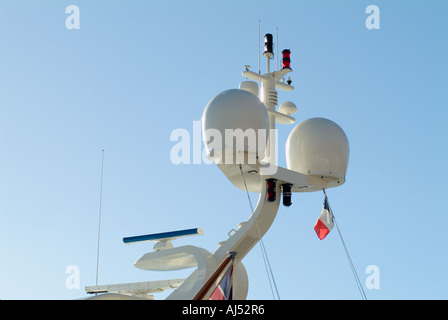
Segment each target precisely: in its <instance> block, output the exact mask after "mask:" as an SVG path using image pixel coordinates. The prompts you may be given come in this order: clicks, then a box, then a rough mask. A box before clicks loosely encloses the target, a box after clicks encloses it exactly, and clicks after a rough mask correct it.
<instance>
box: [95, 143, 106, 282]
mask: <svg viewBox="0 0 448 320" xmlns="http://www.w3.org/2000/svg"><path fill="white" fill-rule="evenodd" d="M103 169H104V149H103V150H102V151H101V184H100V209H99V213H98V247H97V250H96V282H95V283H96V285H97V286H98V266H99V264H100V232H101V204H102V201H103Z"/></svg>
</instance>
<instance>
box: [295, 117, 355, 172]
mask: <svg viewBox="0 0 448 320" xmlns="http://www.w3.org/2000/svg"><path fill="white" fill-rule="evenodd" d="M348 159H349V144H348V139H347V136H346V135H345V132H344V130H342V129H341V127H340V126H338V125H337V124H336V123H334V122H333V121H331V120H328V119H325V118H311V119H308V120H305V121H303V122H301V123H299V124H298V125H297V126H296V127H295V128H294V129H293V130H292V131H291V133H290V134H289V137H288V140H287V142H286V164H287V167H288V169H290V170H293V171H297V172H300V173H303V174H308V175H313V176H321V177H325V178H330V179H344V180H345V175H346V173H347V167H348Z"/></svg>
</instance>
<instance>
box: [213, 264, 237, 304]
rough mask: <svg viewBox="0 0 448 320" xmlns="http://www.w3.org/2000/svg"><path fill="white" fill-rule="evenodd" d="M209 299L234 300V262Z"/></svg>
mask: <svg viewBox="0 0 448 320" xmlns="http://www.w3.org/2000/svg"><path fill="white" fill-rule="evenodd" d="M209 300H233V262H232V264H231V265H230V267H229V269H228V270H227V271H226V273H225V274H224V276H223V277H222V279H221V281H220V282H219V284H218V286H217V287H216V289H215V290H214V291H213V293H212V294H211V296H210V298H209Z"/></svg>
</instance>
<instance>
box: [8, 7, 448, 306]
mask: <svg viewBox="0 0 448 320" xmlns="http://www.w3.org/2000/svg"><path fill="white" fill-rule="evenodd" d="M70 4H75V5H77V6H78V7H79V9H80V29H79V30H76V29H73V30H68V29H67V28H66V26H65V20H66V18H67V17H68V14H66V13H65V9H66V7H67V6H68V5H70ZM371 4H374V5H377V6H378V7H379V9H380V29H379V30H368V29H367V28H366V26H365V20H366V18H367V17H368V14H366V13H365V9H366V7H367V6H368V5H371ZM447 12H448V2H446V1H443V0H440V1H436V0H432V1H379V0H372V1H364V0H361V1H330V0H328V1H321V0H320V1H276V2H272V1H259V0H258V1H18V0H14V1H12V0H6V1H5V0H4V1H1V3H0V43H1V50H0V299H73V298H82V297H85V293H84V287H85V286H89V285H94V284H95V272H96V252H97V251H96V249H97V229H98V207H99V189H100V170H101V150H102V149H104V150H105V163H104V182H103V203H102V225H101V255H100V268H99V270H100V272H99V284H111V283H123V282H135V281H149V280H159V279H169V278H178V277H184V276H186V275H188V273H189V272H190V271H191V270H188V272H187V273H174V272H173V273H168V274H164V273H160V272H149V271H143V270H139V269H136V268H134V267H133V262H134V261H135V260H137V259H138V258H139V257H140V256H141V255H143V254H144V253H146V252H148V251H151V250H152V244H151V243H149V244H147V243H144V244H135V245H124V244H123V243H122V238H123V237H124V236H131V235H139V234H147V233H156V232H164V231H170V230H178V229H186V228H193V227H201V228H202V229H203V230H204V231H205V234H204V235H203V236H200V237H194V238H185V239H179V240H176V242H175V245H183V244H193V245H196V246H200V247H204V248H206V249H207V250H209V251H211V252H213V251H214V250H215V249H216V247H217V243H218V242H219V241H222V240H225V239H226V238H227V232H228V231H229V230H231V229H232V228H235V227H236V226H237V224H238V223H239V222H241V221H245V220H246V219H247V218H248V217H249V216H250V213H251V212H250V208H249V204H248V201H247V197H246V194H245V193H244V192H243V191H240V190H237V189H236V188H234V187H233V186H232V185H231V183H230V182H229V181H228V180H227V179H226V178H225V176H224V175H223V174H222V173H221V171H220V170H219V169H218V168H217V167H216V166H215V165H206V164H196V165H193V164H192V165H177V166H176V165H174V164H172V163H171V161H170V150H171V148H172V147H173V146H174V144H175V142H172V141H170V139H169V137H170V133H171V132H172V131H173V130H175V129H177V128H184V129H187V130H188V131H189V132H191V133H192V128H193V121H199V120H200V119H201V115H202V112H203V110H204V108H205V106H206V104H207V103H208V101H209V100H210V99H211V98H212V97H213V96H215V95H216V94H218V93H220V92H221V91H224V90H227V89H231V88H236V87H238V83H239V82H240V81H243V80H244V78H243V77H242V76H241V72H242V71H243V66H244V65H245V64H250V65H252V67H253V69H257V65H258V20H261V32H262V35H263V34H265V33H268V32H269V33H273V34H274V35H275V33H276V28H277V27H278V29H279V34H280V37H279V47H280V51H281V49H283V48H288V49H291V61H292V62H291V66H292V69H293V70H294V72H293V73H292V74H291V78H292V79H293V85H294V86H295V88H296V90H295V91H294V92H292V93H285V92H280V101H285V100H291V101H293V102H294V103H295V104H296V105H297V106H298V108H299V112H298V113H297V114H295V115H296V118H297V123H298V122H300V121H303V120H305V119H308V118H311V117H316V116H319V117H326V118H328V119H331V120H333V121H335V122H336V123H338V124H339V125H340V126H341V127H342V128H343V129H344V131H345V132H346V134H347V136H348V139H349V142H350V162H349V169H348V173H347V182H346V184H344V185H343V186H341V187H339V188H335V189H330V190H328V192H327V194H328V197H329V201H330V204H331V207H332V208H333V211H334V214H335V216H336V218H337V220H338V222H339V227H340V228H341V231H342V234H343V236H344V239H345V242H346V244H347V246H348V249H349V251H350V253H351V257H352V259H353V262H354V264H355V266H356V268H357V272H358V275H359V277H360V280H361V282H362V283H363V286H364V290H365V292H366V295H367V298H368V299H447V298H448V275H447V272H446V270H447V269H448V255H447V252H448V236H447V233H446V232H445V229H446V228H447V226H448V218H447V210H446V205H445V203H446V199H447V197H448V187H447V181H448V173H447V172H448V163H447V158H448V151H447V142H446V138H447V136H448V135H447V133H448V129H447V124H446V123H447V120H448V111H447V101H448V99H447V98H448V90H447V85H448V58H447V57H448V27H447V24H446V14H447ZM262 61H263V60H262ZM263 70H264V63H263V64H262V71H263ZM278 128H279V132H280V137H279V144H280V147H279V162H280V164H281V165H283V166H284V165H285V164H286V161H285V153H284V147H283V146H284V144H285V142H286V139H287V136H288V134H289V132H290V131H291V130H292V129H293V125H290V126H286V125H280V126H279V127H278ZM251 199H252V201H253V203H256V201H257V195H256V194H251ZM322 202H323V195H322V193H321V192H319V193H303V194H294V197H293V205H292V206H291V207H290V208H284V207H281V208H280V210H279V213H278V215H277V218H276V220H275V221H274V224H273V225H272V227H271V229H270V230H269V231H268V232H267V234H266V236H265V237H264V243H265V246H266V249H267V251H268V255H269V260H270V263H271V266H272V270H273V273H274V276H275V281H276V284H277V287H278V290H279V293H280V297H281V298H282V299H359V298H360V295H359V292H358V289H357V287H356V285H355V282H354V279H353V275H352V272H351V270H350V267H349V264H348V262H347V259H346V257H345V254H344V250H343V247H342V245H341V241H340V239H339V237H338V234H337V232H336V230H333V231H332V232H331V233H330V234H329V236H328V237H327V238H326V239H324V240H323V241H319V239H318V238H317V237H316V235H315V233H314V230H313V226H314V223H315V222H316V220H317V218H318V217H319V215H320V212H321V209H322ZM243 262H244V264H245V266H246V269H247V271H248V275H249V294H248V299H272V294H271V290H270V287H269V282H268V279H267V275H266V271H265V269H264V267H263V260H262V256H261V252H260V248H259V246H256V247H255V248H254V249H253V250H252V252H251V253H250V254H249V255H248V256H246V258H245V259H244V260H243ZM70 265H75V266H77V267H78V268H79V270H80V288H79V289H68V288H67V287H66V279H67V277H68V276H69V275H68V274H67V273H66V272H65V271H66V268H67V266H70ZM369 265H375V266H377V267H378V269H379V270H380V288H379V289H370V290H369V289H368V288H366V285H365V281H366V279H367V277H368V274H367V273H366V272H365V270H366V267H367V266H369ZM157 297H158V296H157V295H156V298H157ZM160 297H163V295H160Z"/></svg>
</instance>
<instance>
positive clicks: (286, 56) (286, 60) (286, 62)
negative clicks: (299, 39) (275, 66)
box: [282, 49, 291, 69]
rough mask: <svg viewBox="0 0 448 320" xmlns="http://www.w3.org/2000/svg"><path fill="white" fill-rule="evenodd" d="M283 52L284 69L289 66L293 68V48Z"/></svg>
mask: <svg viewBox="0 0 448 320" xmlns="http://www.w3.org/2000/svg"><path fill="white" fill-rule="evenodd" d="M282 54H283V59H282V62H283V69H285V68H288V69H291V50H289V49H285V50H283V51H282Z"/></svg>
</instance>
